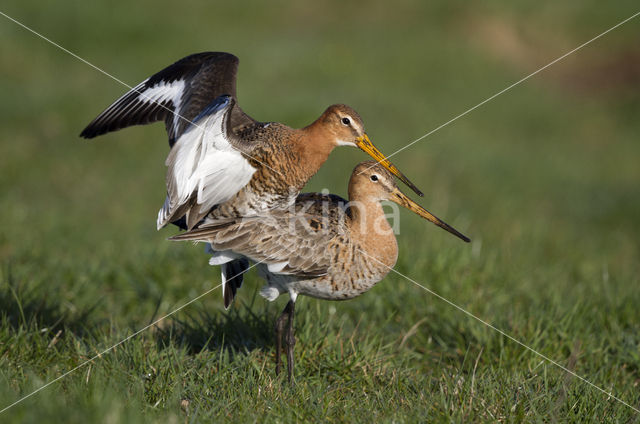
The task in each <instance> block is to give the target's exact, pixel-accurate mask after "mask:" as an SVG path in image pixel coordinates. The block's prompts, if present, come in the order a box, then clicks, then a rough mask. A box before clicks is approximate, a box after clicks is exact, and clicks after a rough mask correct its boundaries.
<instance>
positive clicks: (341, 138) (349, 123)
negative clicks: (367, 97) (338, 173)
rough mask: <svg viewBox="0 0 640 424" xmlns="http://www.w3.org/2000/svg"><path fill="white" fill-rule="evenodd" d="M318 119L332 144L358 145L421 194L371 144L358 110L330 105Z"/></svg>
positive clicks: (339, 105)
mask: <svg viewBox="0 0 640 424" xmlns="http://www.w3.org/2000/svg"><path fill="white" fill-rule="evenodd" d="M320 121H321V122H322V124H323V127H324V129H325V131H327V132H328V133H329V134H330V136H329V137H330V140H331V141H332V142H333V143H334V146H336V147H337V146H353V147H358V148H359V149H360V150H362V151H363V152H365V153H367V154H368V155H369V156H371V157H372V158H374V159H375V160H376V162H378V163H379V164H380V165H382V166H383V167H384V168H385V169H387V170H389V171H390V172H391V173H393V175H395V176H396V177H398V178H399V179H400V181H402V182H403V183H405V184H406V185H407V186H409V187H410V188H411V189H412V190H413V191H414V192H416V194H418V195H419V196H423V194H422V192H421V191H420V190H418V188H417V187H416V186H415V185H414V184H413V183H412V182H411V181H409V179H408V178H407V177H405V176H404V174H403V173H402V172H400V170H398V168H396V167H395V165H393V164H392V163H391V162H389V160H388V159H387V158H386V157H385V155H383V154H382V152H380V150H378V148H377V147H376V146H374V145H373V143H372V142H371V140H370V139H369V136H367V133H366V132H365V130H364V122H362V118H361V117H360V115H359V114H358V112H356V111H355V110H353V109H352V108H350V107H349V106H347V105H342V104H338V105H332V106H329V107H328V108H327V110H326V111H325V112H324V113H323V114H322V116H321V117H320Z"/></svg>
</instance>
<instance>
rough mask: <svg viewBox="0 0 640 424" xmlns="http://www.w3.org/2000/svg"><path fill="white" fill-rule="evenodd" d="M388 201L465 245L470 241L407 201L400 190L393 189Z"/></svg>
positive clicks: (429, 213) (412, 202)
mask: <svg viewBox="0 0 640 424" xmlns="http://www.w3.org/2000/svg"><path fill="white" fill-rule="evenodd" d="M389 200H392V201H394V202H396V203H397V204H399V205H400V206H403V207H405V208H407V209H409V210H410V211H412V212H415V213H417V214H418V215H420V216H421V217H423V218H425V219H427V220H429V221H431V222H433V223H434V224H436V225H437V226H438V227H440V228H444V229H445V230H447V231H449V232H450V233H451V234H453V235H454V236H457V237H458V238H460V239H462V240H464V241H466V242H467V243H469V242H470V241H471V240H469V238H468V237H467V236H465V235H464V234H462V233H461V232H459V231H458V230H456V229H455V228H453V227H452V226H450V225H449V224H447V223H446V222H444V221H443V220H441V219H440V218H438V217H437V216H435V215H434V214H432V213H431V212H429V211H428V210H426V209H424V208H423V207H422V206H420V205H418V204H417V203H415V202H414V201H413V200H411V199H409V198H408V197H407V196H405V195H404V194H403V193H402V192H401V191H400V190H398V189H395V190H394V191H393V192H392V193H391V198H390V199H389Z"/></svg>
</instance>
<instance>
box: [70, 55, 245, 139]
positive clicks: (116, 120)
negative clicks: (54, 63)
mask: <svg viewBox="0 0 640 424" xmlns="http://www.w3.org/2000/svg"><path fill="white" fill-rule="evenodd" d="M237 70H238V58H237V57H235V56H234V55H232V54H230V53H223V52H205V53H197V54H193V55H190V56H187V57H185V58H183V59H181V60H179V61H177V62H176V63H174V64H173V65H171V66H169V67H167V68H165V69H163V70H162V71H160V72H158V73H157V74H155V75H153V76H151V77H149V78H147V79H146V80H144V81H143V82H141V83H140V84H138V85H137V86H135V87H134V88H133V89H132V90H130V91H129V92H128V93H126V94H125V95H124V96H122V97H120V98H119V99H118V100H116V101H115V102H114V103H113V104H112V105H111V106H109V107H108V108H107V109H106V110H105V111H104V112H102V113H101V114H100V115H98V117H96V118H95V119H94V120H93V121H92V122H91V123H90V124H89V125H88V126H87V127H86V128H85V129H84V130H83V131H82V133H81V134H80V136H81V137H85V138H93V137H96V136H98V135H101V134H105V133H107V132H110V131H116V130H119V129H121V128H125V127H129V126H132V125H143V124H148V123H151V122H156V121H160V120H164V121H165V125H166V128H167V133H168V135H169V144H170V145H171V146H173V144H174V143H175V142H176V140H177V139H178V138H179V137H180V136H181V135H182V134H183V133H184V131H185V130H186V129H187V128H188V127H189V126H190V125H191V123H192V122H193V121H194V120H195V119H196V117H198V115H200V113H201V112H202V110H203V109H204V108H205V107H207V105H209V104H210V103H211V102H212V101H213V100H215V99H216V98H217V97H219V96H221V95H224V94H226V95H229V96H232V97H234V98H235V96H236V73H237ZM252 123H255V121H254V120H253V119H251V118H250V117H249V116H247V115H246V114H245V113H244V112H242V110H241V109H240V108H239V107H238V106H237V104H235V105H234V106H233V111H232V114H231V116H230V125H231V127H232V128H239V127H242V126H244V125H249V124H252Z"/></svg>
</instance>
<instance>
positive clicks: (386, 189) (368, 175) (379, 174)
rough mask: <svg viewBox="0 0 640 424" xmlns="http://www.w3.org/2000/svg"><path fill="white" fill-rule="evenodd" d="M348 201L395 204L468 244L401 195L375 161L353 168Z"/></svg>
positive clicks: (455, 232) (448, 226)
mask: <svg viewBox="0 0 640 424" xmlns="http://www.w3.org/2000/svg"><path fill="white" fill-rule="evenodd" d="M349 199H350V200H360V201H382V200H388V201H391V202H394V203H397V204H399V205H400V206H402V207H405V208H407V209H409V210H410V211H412V212H415V213H416V214H418V215H420V216H421V217H423V218H425V219H426V220H428V221H431V222H433V223H434V224H435V225H437V226H438V227H440V228H443V229H445V230H447V231H448V232H450V233H451V234H453V235H455V236H456V237H458V238H460V239H462V240H464V241H466V242H469V238H467V237H466V236H465V235H463V234H462V233H460V232H459V231H458V230H456V229H455V228H453V227H451V226H450V225H449V224H447V223H446V222H444V221H442V220H441V219H440V218H438V217H437V216H435V215H433V214H432V213H431V212H429V211H427V210H426V209H424V208H423V207H422V206H420V205H418V204H417V203H415V202H414V201H413V200H411V199H410V198H409V197H407V196H406V195H405V194H404V193H402V192H401V191H400V189H399V188H398V186H397V184H396V182H395V179H394V178H393V175H392V174H391V173H390V172H389V171H387V170H386V169H385V168H384V167H382V166H380V164H379V163H377V162H375V161H367V162H362V163H360V164H358V165H357V166H356V167H355V169H354V170H353V173H352V174H351V179H350V180H349Z"/></svg>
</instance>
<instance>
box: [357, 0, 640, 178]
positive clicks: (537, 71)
mask: <svg viewBox="0 0 640 424" xmlns="http://www.w3.org/2000/svg"><path fill="white" fill-rule="evenodd" d="M638 15H640V12H638V13H636V14H634V15H632V16H630V17H628V18H627V19H625V20H623V21H621V22H619V23H617V24H616V25H614V26H612V27H611V28H609V29H608V30H606V31H604V32H602V33H600V34H598V35H596V36H595V37H593V38H592V39H591V40H589V41H586V42H584V43H582V44H580V45H579V46H578V47H576V48H575V49H573V50H570V51H568V52H567V53H565V54H563V55H562V56H560V57H559V58H557V59H555V60H553V61H551V62H549V63H547V64H546V65H544V66H543V67H542V68H540V69H538V70H536V71H534V72H532V73H530V74H529V75H527V76H526V77H524V78H522V79H520V80H518V81H516V82H514V83H513V84H511V85H510V86H508V87H506V88H503V89H502V90H500V91H498V92H497V93H496V94H494V95H493V96H491V97H487V98H486V99H484V100H483V101H481V102H480V103H478V104H477V105H475V106H473V107H471V108H469V109H467V110H465V111H464V112H462V113H461V114H459V115H458V116H456V117H454V118H451V119H450V120H448V121H447V122H445V123H444V124H442V125H440V126H438V127H436V128H434V129H432V130H431V131H429V132H428V133H426V134H424V135H422V136H420V137H418V138H416V139H415V140H413V141H412V142H411V143H409V144H407V145H406V146H404V147H402V148H400V149H398V150H396V151H395V152H393V153H391V154H390V155H389V156H387V157H386V159H389V158H391V157H392V156H395V155H397V154H398V153H400V152H401V151H403V150H404V149H407V148H409V147H411V146H413V145H414V144H416V143H417V142H419V141H421V140H423V139H425V138H427V137H429V136H430V135H431V134H433V133H435V132H436V131H439V130H441V129H442V128H444V127H446V126H447V125H449V124H451V123H452V122H454V121H457V120H458V119H460V118H462V117H463V116H465V115H467V114H468V113H470V112H473V111H474V110H476V109H477V108H479V107H480V106H482V105H484V104H485V103H488V102H490V101H491V100H493V99H495V98H496V97H498V96H499V95H501V94H503V93H505V92H507V91H509V90H511V89H512V88H513V87H515V86H516V85H519V84H520V83H523V82H524V81H526V80H528V79H529V78H531V77H533V76H534V75H536V74H538V73H540V72H542V71H544V70H545V69H547V68H548V67H549V66H551V65H554V64H556V63H557V62H559V61H561V60H562V59H564V58H565V57H567V56H569V55H571V54H573V53H575V52H577V51H578V50H580V49H581V48H583V47H585V46H587V45H589V44H591V43H592V42H594V41H596V40H597V39H598V38H600V37H602V36H604V35H606V34H608V33H609V32H611V31H613V30H614V29H616V28H618V27H619V26H621V25H623V24H625V23H627V22H629V21H630V20H631V19H633V18H635V17H636V16H638ZM383 160H384V159H383ZM378 163H380V161H378ZM369 169H371V167H369V168H367V169H365V170H363V171H361V172H360V173H363V172H365V171H368V170H369Z"/></svg>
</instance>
